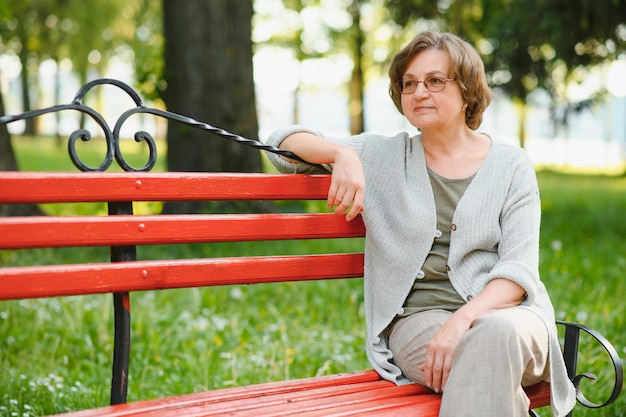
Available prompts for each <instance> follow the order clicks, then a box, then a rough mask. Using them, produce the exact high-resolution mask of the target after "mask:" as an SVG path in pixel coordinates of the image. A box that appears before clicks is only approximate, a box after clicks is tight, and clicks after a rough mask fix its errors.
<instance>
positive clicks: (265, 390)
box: [59, 369, 391, 417]
mask: <svg viewBox="0 0 626 417" xmlns="http://www.w3.org/2000/svg"><path fill="white" fill-rule="evenodd" d="M372 381H381V378H380V376H379V375H378V373H376V372H375V371H374V370H371V369H370V370H366V371H358V372H350V373H343V374H335V375H325V376H319V377H312V378H304V379H298V380H291V381H280V382H268V383H263V384H257V385H251V386H245V387H235V388H225V389H220V390H213V391H205V392H197V393H193V394H186V395H179V396H172V397H165V398H157V399H152V400H144V401H137V402H133V403H128V404H120V405H113V406H107V407H100V408H95V409H91V410H81V411H76V412H73V413H65V414H60V415H59V417H61V416H64V417H69V416H71V417H96V416H108V417H124V416H131V415H139V414H141V413H147V412H150V411H154V410H160V409H168V408H170V409H176V408H184V407H191V406H195V405H199V404H207V403H220V402H228V401H231V400H239V399H243V398H255V397H262V396H264V395H267V394H269V393H275V394H280V393H290V392H300V391H307V390H311V389H317V388H324V387H340V386H344V385H349V384H360V383H366V382H372ZM388 384H391V383H388ZM183 414H184V413H183Z"/></svg>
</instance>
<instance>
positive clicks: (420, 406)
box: [0, 96, 623, 417]
mask: <svg viewBox="0 0 626 417" xmlns="http://www.w3.org/2000/svg"><path fill="white" fill-rule="evenodd" d="M81 97H82V96H81ZM79 101H80V100H78V102H79ZM76 102H77V100H75V102H74V104H73V106H76ZM139 104H140V103H138V105H139ZM31 115H32V114H31ZM31 115H29V114H27V115H25V116H18V117H15V116H13V117H5V118H0V123H7V122H11V121H13V120H18V119H19V118H20V117H21V118H25V117H30V116H31ZM168 117H169V116H168ZM170 118H171V119H173V120H177V121H181V122H183V123H188V124H189V125H192V126H194V127H197V126H198V124H199V123H198V122H196V121H193V120H191V119H186V118H184V120H182V118H181V117H180V116H177V115H172V116H171V117H170ZM204 126H206V125H204ZM209 127H210V126H209ZM212 129H214V128H212ZM258 146H259V147H262V145H261V144H258ZM269 150H270V151H274V150H272V149H269ZM79 165H80V164H79ZM329 184H330V177H329V176H328V175H298V174H293V175H270V174H232V173H194V174H192V173H146V172H124V173H102V172H85V173H45V172H6V171H5V172H0V204H21V203H58V204H63V203H68V202H106V203H108V205H109V214H110V215H109V216H100V215H95V214H94V215H85V216H68V217H62V216H58V217H57V216H34V217H33V216H28V217H5V218H0V250H4V249H33V248H42V247H75V246H108V247H111V261H112V262H106V263H96V264H71V265H44V266H24V267H2V268H0V300H13V299H22V298H38V297H58V296H68V295H83V294H100V293H113V295H114V300H115V302H114V309H115V342H114V343H115V346H114V360H113V377H112V386H111V404H112V405H110V406H105V407H102V408H97V409H93V410H83V411H77V412H75V413H70V415H72V416H76V417H78V416H96V415H98V416H101V415H108V416H122V415H124V416H126V415H139V414H141V415H143V414H149V415H151V416H156V415H174V414H175V415H198V416H200V415H202V416H204V415H207V416H208V415H232V416H247V415H253V416H255V417H261V416H276V415H290V416H292V415H302V416H348V415H358V416H369V415H372V416H374V415H375V416H403V417H406V416H437V414H438V410H439V402H440V399H441V397H440V396H439V395H437V394H435V393H433V392H432V391H430V390H429V389H427V388H425V387H421V386H419V385H407V386H399V387H398V386H395V385H394V384H392V383H390V382H388V381H384V380H381V379H380V377H379V376H378V374H376V373H375V372H374V371H372V370H364V371H361V370H355V372H353V373H347V374H340V375H328V376H322V377H313V378H307V379H300V380H291V381H283V382H271V383H264V384H260V385H252V386H244V387H236V388H225V389H218V390H213V391H208V392H200V393H192V394H187V395H181V396H174V397H169V398H163V399H154V400H145V401H139V402H134V403H129V404H126V392H127V383H128V366H129V361H130V358H131V355H130V344H129V340H130V331H131V322H130V293H131V292H134V291H151V290H166V289H171V288H189V287H204V286H218V285H220V286H221V285H232V284H255V283H267V282H284V281H302V280H319V279H336V278H358V277H361V276H362V274H363V254H362V253H349V254H346V253H327V254H314V255H292V256H282V255H272V256H255V257H249V256H240V257H232V258H202V259H184V260H180V259H169V260H138V259H136V247H137V246H138V245H156V244H186V243H210V242H234V241H237V242H239V241H262V240H293V239H322V238H333V239H335V238H337V239H340V238H354V237H362V236H364V233H365V228H364V226H363V223H362V222H361V220H360V218H358V219H356V220H355V221H352V222H346V221H345V218H344V216H343V215H335V214H332V213H274V214H263V213H259V214H206V215H134V214H133V209H132V202H134V201H189V200H202V201H204V200H216V201H222V200H323V199H325V198H326V194H327V190H328V186H329ZM561 324H562V325H564V326H565V329H566V330H565V341H564V356H565V359H566V363H567V366H568V371H569V373H570V376H571V378H572V379H573V380H574V381H575V383H576V384H578V381H579V380H580V378H581V377H582V375H578V374H577V373H576V372H577V371H576V358H577V352H578V337H579V334H580V332H581V331H584V332H587V333H589V334H591V336H593V337H595V338H596V339H597V340H598V342H599V343H600V344H601V345H602V347H603V348H604V349H605V350H606V351H607V353H608V354H609V356H610V357H611V360H612V363H613V367H614V371H615V383H614V386H613V390H612V393H611V395H610V397H609V399H608V400H606V401H605V402H604V403H602V404H593V403H590V402H589V401H587V400H586V399H585V398H584V397H583V396H582V394H581V393H580V392H579V401H580V402H581V403H583V404H584V405H586V406H589V407H602V406H605V405H608V404H610V403H612V402H614V401H615V400H616V399H617V397H618V395H619V393H620V391H621V388H622V382H623V370H622V364H621V359H620V358H619V356H618V354H617V352H616V351H615V349H614V348H613V346H612V345H611V344H610V343H609V342H608V341H607V340H606V339H605V338H604V337H602V335H599V334H598V333H597V332H595V331H593V330H592V329H588V328H586V327H584V326H581V325H577V324H572V323H561ZM216 349H217V347H216ZM577 375H578V376H577ZM527 393H528V396H529V398H530V399H531V407H532V408H539V407H543V406H546V405H549V403H550V392H549V386H548V384H545V383H542V384H538V385H536V386H533V387H529V388H528V389H527ZM531 414H532V412H531Z"/></svg>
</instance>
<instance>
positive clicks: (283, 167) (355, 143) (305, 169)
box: [265, 125, 371, 174]
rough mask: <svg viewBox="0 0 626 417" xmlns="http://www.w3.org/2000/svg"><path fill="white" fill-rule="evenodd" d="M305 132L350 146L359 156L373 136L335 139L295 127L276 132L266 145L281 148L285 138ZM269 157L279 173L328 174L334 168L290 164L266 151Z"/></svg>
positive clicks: (327, 165) (303, 163) (330, 166)
mask: <svg viewBox="0 0 626 417" xmlns="http://www.w3.org/2000/svg"><path fill="white" fill-rule="evenodd" d="M299 132H305V133H310V134H312V135H315V136H318V137H320V138H322V139H324V140H327V141H329V142H335V143H341V144H343V145H347V146H350V147H351V148H353V149H354V150H355V151H356V152H357V153H358V154H359V155H361V154H362V152H363V149H364V147H365V143H366V141H367V139H368V138H369V137H370V136H371V135H370V134H367V133H363V134H360V135H355V136H349V137H346V138H333V137H329V136H326V135H325V134H324V133H322V132H318V131H315V130H312V129H309V128H306V127H303V126H299V125H293V126H289V127H284V128H281V129H278V130H276V131H274V132H273V133H272V134H271V135H270V136H269V137H268V138H267V140H266V142H265V143H266V144H268V145H273V146H276V147H279V146H280V144H281V143H282V142H283V140H285V138H286V137H287V136H289V135H293V134H294V133H299ZM266 154H267V157H268V158H269V160H270V162H271V163H272V165H274V166H275V167H276V169H277V170H278V171H279V172H282V173H286V174H289V173H291V174H328V173H330V172H332V170H333V166H332V164H324V165H322V166H323V167H324V168H325V169H321V168H319V167H317V166H313V165H310V164H307V163H306V162H290V161H287V160H285V159H284V158H281V157H280V156H279V155H277V154H275V153H272V152H268V151H266Z"/></svg>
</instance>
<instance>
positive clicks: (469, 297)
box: [466, 295, 474, 301]
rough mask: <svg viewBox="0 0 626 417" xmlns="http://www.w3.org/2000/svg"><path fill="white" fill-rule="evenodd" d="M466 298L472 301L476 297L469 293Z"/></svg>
mask: <svg viewBox="0 0 626 417" xmlns="http://www.w3.org/2000/svg"><path fill="white" fill-rule="evenodd" d="M466 299H467V301H472V300H473V299H474V297H472V296H471V295H468V296H467V298H466Z"/></svg>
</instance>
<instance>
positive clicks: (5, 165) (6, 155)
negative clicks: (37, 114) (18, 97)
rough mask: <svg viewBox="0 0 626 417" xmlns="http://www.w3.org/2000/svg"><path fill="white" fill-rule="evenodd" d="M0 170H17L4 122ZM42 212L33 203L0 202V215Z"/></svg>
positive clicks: (0, 127)
mask: <svg viewBox="0 0 626 417" xmlns="http://www.w3.org/2000/svg"><path fill="white" fill-rule="evenodd" d="M0 116H4V100H2V91H1V90H0ZM0 171H17V160H16V159H15V153H14V152H13V146H11V135H9V130H8V129H7V125H6V124H0ZM39 214H42V212H41V210H40V209H39V206H37V205H35V204H0V216H30V215H39Z"/></svg>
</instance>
